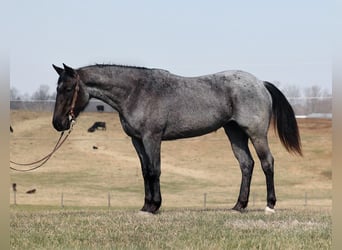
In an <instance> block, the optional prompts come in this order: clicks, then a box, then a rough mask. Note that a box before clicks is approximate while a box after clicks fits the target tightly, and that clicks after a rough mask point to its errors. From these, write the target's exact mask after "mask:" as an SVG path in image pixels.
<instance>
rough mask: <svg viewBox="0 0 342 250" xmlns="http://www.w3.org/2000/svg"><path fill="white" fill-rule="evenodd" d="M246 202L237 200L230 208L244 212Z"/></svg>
mask: <svg viewBox="0 0 342 250" xmlns="http://www.w3.org/2000/svg"><path fill="white" fill-rule="evenodd" d="M246 207H247V202H239V201H238V202H237V203H236V204H235V206H234V207H233V208H232V210H235V211H238V212H241V213H244V212H246Z"/></svg>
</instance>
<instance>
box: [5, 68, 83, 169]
mask: <svg viewBox="0 0 342 250" xmlns="http://www.w3.org/2000/svg"><path fill="white" fill-rule="evenodd" d="M75 77H76V86H75V91H74V95H73V97H72V100H71V108H70V111H69V120H70V123H71V125H70V129H69V131H68V133H67V135H66V136H65V137H64V138H63V135H64V131H63V132H62V133H61V135H60V137H59V139H58V141H57V143H56V145H55V147H54V148H53V150H52V151H51V153H49V154H48V155H47V156H45V157H43V158H42V159H40V160H38V161H34V162H30V163H17V162H14V161H11V160H10V163H12V164H14V165H17V166H33V165H35V164H39V165H37V166H34V167H32V168H28V169H17V168H14V167H11V166H10V169H12V170H15V171H18V172H28V171H32V170H35V169H37V168H40V167H41V166H43V165H44V164H45V163H46V162H47V161H48V160H49V159H50V158H51V156H52V155H53V154H54V153H55V152H56V151H57V150H58V149H59V148H60V147H61V146H62V145H63V143H64V142H65V141H66V139H67V138H68V137H69V135H70V133H71V131H72V128H73V126H74V124H75V122H76V120H75V119H76V117H75V114H74V108H75V105H76V101H77V96H78V92H79V90H80V86H79V84H80V76H79V75H78V74H76V76H75ZM62 138H63V139H62Z"/></svg>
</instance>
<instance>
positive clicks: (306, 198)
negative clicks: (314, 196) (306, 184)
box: [304, 192, 308, 207]
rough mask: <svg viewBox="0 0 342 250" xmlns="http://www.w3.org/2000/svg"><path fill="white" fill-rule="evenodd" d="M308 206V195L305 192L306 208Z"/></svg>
mask: <svg viewBox="0 0 342 250" xmlns="http://www.w3.org/2000/svg"><path fill="white" fill-rule="evenodd" d="M307 205H308V193H307V192H305V197H304V206H305V207H306V206H307Z"/></svg>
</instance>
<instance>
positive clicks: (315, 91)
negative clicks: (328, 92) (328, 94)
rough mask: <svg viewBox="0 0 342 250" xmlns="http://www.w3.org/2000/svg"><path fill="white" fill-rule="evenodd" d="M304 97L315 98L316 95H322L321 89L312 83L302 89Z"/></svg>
mask: <svg viewBox="0 0 342 250" xmlns="http://www.w3.org/2000/svg"><path fill="white" fill-rule="evenodd" d="M304 94H305V97H307V98H312V97H314V98H316V97H322V94H323V89H322V87H320V86H317V85H313V86H311V87H308V88H305V89H304Z"/></svg>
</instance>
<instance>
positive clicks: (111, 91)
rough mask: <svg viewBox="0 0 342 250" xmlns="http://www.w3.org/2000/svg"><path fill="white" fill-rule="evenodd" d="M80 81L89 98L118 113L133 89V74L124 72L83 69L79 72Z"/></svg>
mask: <svg viewBox="0 0 342 250" xmlns="http://www.w3.org/2000/svg"><path fill="white" fill-rule="evenodd" d="M81 78H82V81H83V82H84V83H85V85H86V89H87V92H88V93H89V96H90V97H91V98H96V99H99V100H101V101H103V102H105V103H107V104H108V105H110V106H111V107H113V108H114V109H116V110H117V111H118V112H120V111H121V110H122V104H123V102H124V100H125V99H126V98H127V96H128V95H129V93H130V92H131V90H132V88H133V87H134V82H135V81H134V74H132V72H129V71H127V72H125V71H124V70H120V71H119V70H116V69H115V68H114V69H107V70H104V69H102V68H99V69H92V68H90V69H85V70H81Z"/></svg>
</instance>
